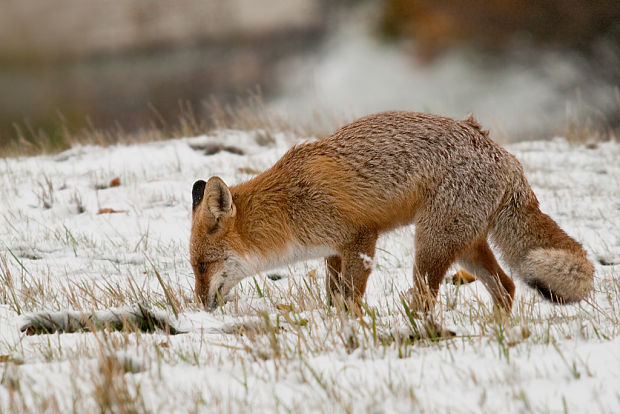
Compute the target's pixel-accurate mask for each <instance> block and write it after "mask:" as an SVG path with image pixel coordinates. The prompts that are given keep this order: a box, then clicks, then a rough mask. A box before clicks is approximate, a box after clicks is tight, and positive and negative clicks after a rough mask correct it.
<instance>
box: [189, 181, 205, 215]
mask: <svg viewBox="0 0 620 414" xmlns="http://www.w3.org/2000/svg"><path fill="white" fill-rule="evenodd" d="M205 185H207V183H206V182H204V181H203V180H198V181H196V182H195V183H194V186H193V187H192V210H196V207H198V206H199V205H200V203H201V202H202V199H203V197H204V195H205Z"/></svg>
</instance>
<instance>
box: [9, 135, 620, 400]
mask: <svg viewBox="0 0 620 414" xmlns="http://www.w3.org/2000/svg"><path fill="white" fill-rule="evenodd" d="M258 135H260V133H259V132H239V131H221V132H220V133H218V134H217V135H216V136H209V137H207V136H202V137H196V138H186V139H178V140H170V141H163V142H154V143H145V144H140V145H132V146H115V147H108V148H100V147H77V148H73V149H71V150H69V151H66V152H64V153H62V154H58V155H55V156H38V157H30V158H7V159H3V160H2V161H1V162H0V198H1V199H2V203H0V215H1V216H2V217H1V218H0V222H1V223H2V224H0V255H1V257H2V258H4V260H5V261H6V265H4V264H3V262H2V261H1V260H0V277H1V279H0V284H1V286H0V384H1V385H2V386H1V387H0V412H20V411H27V412H39V411H44V410H47V411H52V412H55V411H61V412H65V411H69V410H77V411H92V410H99V411H102V410H103V411H105V409H106V407H107V409H110V410H111V411H115V412H122V411H130V410H131V409H135V410H136V411H159V412H186V411H190V410H195V411H199V412H216V411H217V412H220V411H226V412H238V411H248V410H250V412H273V411H295V412H325V411H330V412H350V411H359V412H368V411H370V412H411V411H414V412H438V411H441V412H495V411H498V410H502V412H523V411H534V412H550V411H552V412H559V411H569V412H581V411H586V410H587V411H600V412H617V411H618V410H620V398H619V396H620V394H619V393H618V392H619V391H618V390H620V380H619V379H618V372H620V336H619V335H618V333H619V326H620V325H619V323H618V322H619V320H618V318H619V316H618V310H617V309H618V306H620V283H619V282H618V280H619V271H620V162H619V161H620V144H618V143H615V142H600V143H596V144H592V145H587V146H585V145H582V144H571V143H568V142H567V141H566V140H563V139H554V140H551V141H544V142H543V141H539V142H521V143H517V144H513V145H510V146H509V147H508V149H509V150H510V151H511V152H513V153H514V154H515V155H516V156H517V157H518V158H519V160H520V161H521V162H522V163H523V165H524V167H525V170H526V174H527V176H528V179H529V180H530V183H531V184H532V186H533V188H534V190H535V192H536V194H537V196H538V198H539V200H540V201H541V204H542V208H543V210H544V211H545V212H547V213H549V214H550V215H551V216H552V217H553V218H554V219H556V220H557V221H558V222H559V224H560V225H561V227H562V228H564V229H565V230H566V231H567V232H568V233H569V234H571V235H572V236H574V237H575V238H577V239H578V240H580V241H581V242H582V243H583V244H584V246H585V248H586V249H587V251H588V253H589V256H590V258H591V259H592V261H593V262H594V264H595V267H596V281H595V290H596V293H595V295H594V298H593V299H592V300H589V301H588V302H583V303H581V304H579V305H571V306H555V305H552V304H549V303H547V302H545V301H544V300H543V299H541V298H540V297H538V296H537V295H536V294H535V293H533V292H532V291H531V290H529V289H528V288H526V287H525V286H524V285H523V284H521V283H519V282H517V297H516V300H515V308H514V310H513V314H512V316H511V317H510V318H508V317H503V318H502V317H501V316H497V315H495V314H494V313H493V310H492V306H491V305H492V303H491V299H490V297H489V295H488V293H487V292H486V291H485V290H484V289H483V288H482V287H481V286H480V285H479V283H472V284H469V285H463V286H458V287H457V286H453V285H451V284H448V283H446V284H444V285H442V289H441V303H440V304H439V305H438V309H437V313H436V317H435V322H436V323H437V324H438V325H439V326H440V329H439V330H440V331H441V332H440V335H439V336H437V337H435V336H433V335H430V336H429V335H428V334H424V332H423V331H424V322H422V321H414V323H416V326H415V327H412V325H411V320H410V319H409V317H408V316H407V314H406V312H405V311H404V310H403V306H402V304H401V299H400V296H399V294H400V293H402V292H404V291H406V290H407V289H408V288H410V287H411V269H412V265H413V251H414V246H413V232H414V229H413V228H412V227H404V228H401V229H398V230H396V231H394V232H392V233H390V234H387V235H384V236H382V237H381V238H380V240H379V243H378V248H377V254H376V256H375V258H374V260H373V259H371V258H368V260H367V261H366V262H367V264H368V265H369V266H372V267H373V273H372V275H371V278H370V280H369V283H368V287H367V291H366V296H365V299H366V301H367V303H368V307H369V309H370V310H372V309H374V310H375V314H374V316H373V314H372V312H370V313H369V312H367V313H365V315H364V316H363V317H362V318H356V317H353V316H347V315H344V314H342V313H339V312H336V311H334V310H333V309H329V308H326V307H325V306H323V305H322V303H323V301H324V292H323V280H324V276H323V275H324V272H325V269H324V265H323V263H322V262H321V261H317V260H314V261H308V262H301V263H297V264H295V265H291V266H288V267H285V268H283V269H279V270H278V271H276V272H274V273H275V274H277V275H280V276H283V277H282V278H281V279H279V280H270V278H269V277H268V276H270V275H268V274H266V275H258V276H257V277H255V278H248V279H246V280H245V281H244V282H242V283H241V284H240V285H239V286H238V287H237V288H236V289H235V293H234V295H233V299H232V300H231V301H230V302H229V303H227V304H226V305H225V306H223V307H222V308H221V309H219V310H217V311H215V312H213V313H207V312H204V311H202V310H201V309H200V307H199V306H198V305H197V304H196V302H195V300H194V298H193V283H194V279H193V274H192V270H191V266H190V265H189V261H188V239H189V228H190V214H191V188H192V183H193V182H194V181H195V180H197V179H207V178H208V177H210V176H212V175H219V176H220V177H222V178H223V179H224V181H225V182H227V183H228V184H234V183H237V182H240V181H243V180H247V179H249V178H251V177H252V175H251V174H250V173H249V172H251V171H256V170H262V169H265V168H267V167H269V166H270V165H272V164H273V163H274V162H275V161H276V160H277V159H278V158H279V157H280V156H281V155H282V154H283V153H284V152H285V151H286V149H287V148H288V147H290V146H291V145H292V144H293V143H294V142H296V141H298V140H299V138H298V137H294V136H290V135H286V134H273V137H274V142H273V143H271V144H269V145H260V144H258V141H257V136H258ZM205 143H219V144H222V145H229V146H234V147H237V148H241V149H242V150H243V151H244V153H245V154H244V155H239V154H233V153H230V152H227V151H222V152H219V153H216V154H214V155H209V156H206V155H204V154H203V151H200V150H197V149H193V148H199V147H200V146H201V145H204V144H205ZM115 177H119V178H120V183H121V185H120V186H117V187H108V184H109V183H110V181H111V180H112V179H113V178H115ZM44 204H47V205H48V206H49V208H46V207H45V206H44ZM103 208H110V209H114V210H117V211H121V212H119V213H113V214H97V213H98V211H99V210H100V209H103ZM80 211H83V212H81V213H80ZM453 270H456V268H454V269H453ZM507 270H509V269H507ZM156 272H157V273H158V274H159V275H160V276H161V279H162V282H160V281H159V280H158V278H157V277H156ZM274 279H275V278H274ZM446 279H448V278H446ZM164 288H165V290H166V291H167V292H168V293H169V295H170V299H168V298H167V296H166V292H165V291H164ZM139 303H146V304H149V305H150V306H151V308H152V309H153V310H154V311H155V312H157V314H158V315H160V316H161V317H162V318H164V319H166V318H167V319H168V320H170V321H171V323H172V324H173V325H174V326H175V327H177V328H178V329H180V330H181V331H182V332H186V333H181V334H179V335H174V336H172V335H167V334H166V333H165V332H163V331H155V332H153V333H141V332H133V331H131V330H126V331H121V332H107V331H98V332H96V333H90V332H80V333H63V334H59V333H55V334H51V335H32V336H29V335H26V334H25V333H22V332H20V328H21V327H22V325H23V324H24V323H25V322H27V321H29V319H28V318H29V316H27V315H29V314H30V315H31V313H32V312H38V313H41V312H43V313H44V314H46V313H47V314H48V315H53V316H54V318H56V320H60V321H61V322H62V321H63V319H62V318H63V317H64V318H69V316H71V315H73V316H74V317H75V318H79V317H81V316H80V315H82V313H91V312H99V313H98V315H110V311H111V309H112V310H115V309H125V310H126V309H128V307H129V309H131V307H132V306H136V305H137V304H139ZM175 310H178V311H179V315H178V317H176V316H175V315H174V311H175ZM20 314H21V315H20ZM112 314H113V315H114V313H112ZM24 315H26V316H24ZM102 317H105V316H102ZM416 329H418V330H419V331H422V332H421V333H422V334H421V335H415V334H414V333H415V332H414V331H415V330H416ZM450 331H452V332H453V333H454V334H455V335H450Z"/></svg>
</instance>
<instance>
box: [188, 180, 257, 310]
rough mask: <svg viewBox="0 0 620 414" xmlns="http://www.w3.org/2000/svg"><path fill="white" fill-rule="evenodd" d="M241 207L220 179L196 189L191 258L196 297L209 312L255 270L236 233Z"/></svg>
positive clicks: (193, 194) (205, 183)
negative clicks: (238, 211) (236, 222)
mask: <svg viewBox="0 0 620 414" xmlns="http://www.w3.org/2000/svg"><path fill="white" fill-rule="evenodd" d="M236 215H237V208H236V207H235V204H234V202H233V197H232V194H231V192H230V189H229V188H228V186H227V185H226V184H225V183H224V181H222V179H220V178H219V177H212V178H211V179H209V181H208V182H204V181H203V180H199V181H196V182H195V183H194V186H193V188H192V230H191V235H190V243H189V256H190V262H191V264H192V268H193V270H194V276H195V278H196V295H197V296H198V298H199V299H200V301H201V302H202V304H203V306H204V307H205V308H206V309H207V310H213V309H214V308H215V307H216V306H217V305H218V302H221V301H222V300H223V298H224V297H225V296H226V295H227V294H228V293H229V292H230V290H231V289H232V288H233V287H234V286H235V285H236V284H237V283H238V282H239V281H240V280H241V279H243V278H244V277H246V276H248V275H249V274H251V273H252V272H251V270H250V268H249V266H248V264H247V263H246V261H245V259H244V255H242V254H241V252H243V244H242V242H241V238H240V237H239V235H238V234H237V232H236V231H235V219H236V218H237V217H236Z"/></svg>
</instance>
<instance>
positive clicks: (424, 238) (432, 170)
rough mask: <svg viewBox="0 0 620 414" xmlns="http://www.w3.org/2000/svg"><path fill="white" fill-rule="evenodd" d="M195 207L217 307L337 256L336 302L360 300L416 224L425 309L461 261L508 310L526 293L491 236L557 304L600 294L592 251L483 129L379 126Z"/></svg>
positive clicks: (443, 123)
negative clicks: (377, 259) (296, 265)
mask: <svg viewBox="0 0 620 414" xmlns="http://www.w3.org/2000/svg"><path fill="white" fill-rule="evenodd" d="M192 196H193V206H194V208H193V214H192V232H191V237H190V258H191V262H192V266H193V268H194V273H195V275H196V293H197V295H198V297H199V298H200V299H201V300H202V301H203V303H204V304H205V306H206V307H207V308H213V307H214V306H215V305H216V304H217V298H218V297H223V296H225V295H226V294H227V293H228V291H229V290H230V289H231V288H232V287H233V286H234V285H235V284H236V283H237V282H238V281H239V280H241V279H242V278H243V277H246V276H249V275H251V274H254V273H256V272H259V271H262V270H267V269H268V268H270V267H274V266H279V265H283V264H287V263H290V262H294V261H298V260H303V259H309V258H315V257H325V258H327V264H328V266H327V269H328V274H329V275H328V278H327V280H326V286H327V291H328V293H329V294H335V295H341V296H343V298H344V299H345V300H347V301H349V302H357V301H359V300H360V299H361V297H362V295H363V294H364V290H365V287H366V281H367V278H368V275H369V274H370V266H368V263H367V261H368V259H369V258H370V259H371V258H372V257H373V256H374V248H375V242H376V240H377V237H378V236H379V235H380V234H381V233H384V232H386V231H389V230H391V229H393V228H395V227H398V226H401V225H405V224H409V223H414V224H415V225H416V234H415V243H416V244H415V246H416V253H415V254H416V257H415V267H414V282H415V285H416V289H415V292H416V294H417V296H419V297H418V298H417V299H420V300H419V301H418V304H421V305H422V306H424V307H425V308H428V307H429V306H430V305H432V302H433V300H434V298H435V297H436V295H437V292H438V290H439V284H440V282H441V280H442V279H443V277H444V275H445V272H446V271H447V269H448V267H449V266H450V265H451V264H452V263H453V262H454V261H459V262H460V263H461V264H462V265H463V266H465V267H466V268H467V269H468V270H470V271H471V272H472V273H474V274H476V276H477V277H478V278H479V279H481V280H482V282H483V283H484V284H485V286H486V287H487V289H488V290H489V292H490V293H491V295H492V296H493V299H494V301H495V303H496V304H497V305H498V306H500V307H502V308H504V309H507V310H509V309H510V307H511V304H512V299H513V296H514V284H513V282H512V280H511V279H510V278H509V277H508V276H507V275H506V274H505V273H504V272H503V270H502V269H501V268H500V267H499V265H498V264H497V261H496V260H495V257H494V256H493V253H492V251H491V249H490V248H489V246H488V243H487V234H488V235H489V236H490V237H491V238H492V240H493V241H494V242H495V243H496V245H497V246H498V247H499V248H500V250H501V252H502V253H503V255H504V258H505V259H506V261H507V262H508V264H509V265H510V266H511V267H512V269H513V270H514V271H515V272H516V273H517V274H518V275H520V276H522V277H523V278H524V279H525V280H526V282H527V283H529V284H530V285H531V286H533V287H535V288H537V289H538V290H539V291H541V292H542V293H543V294H544V295H545V296H547V297H548V298H550V299H554V300H557V301H560V302H569V301H574V300H579V299H581V298H583V297H585V296H586V295H587V294H588V292H589V291H590V290H591V288H592V277H593V267H592V265H591V263H590V262H589V261H588V260H587V258H586V254H585V252H584V250H583V248H582V247H581V245H580V244H579V243H577V242H576V241H575V240H573V239H572V238H571V237H569V236H568V235H566V233H564V232H563V231H562V230H561V229H560V228H559V227H558V226H557V224H556V223H555V222H554V221H553V220H551V219H550V218H549V217H548V216H547V215H545V214H543V213H542V212H540V210H539V209H538V201H537V200H536V197H535V196H534V194H533V192H532V190H531V188H530V187H529V185H528V183H527V180H526V179H525V177H524V174H523V169H522V167H521V165H520V164H519V162H518V161H517V160H516V158H515V157H514V156H512V155H511V154H510V153H508V152H507V151H506V150H504V149H503V148H501V147H500V146H499V145H497V144H496V143H495V142H493V141H492V140H491V139H490V138H489V136H488V132H487V131H484V130H482V128H481V127H480V125H479V124H478V123H477V122H476V121H475V120H474V119H473V118H471V117H469V118H467V119H466V120H464V121H458V120H453V119H450V118H445V117H440V116H435V115H427V114H420V113H412V112H386V113H381V114H376V115H369V116H367V117H364V118H361V119H359V120H357V121H355V122H353V123H351V124H348V125H345V126H344V127H342V128H341V129H339V130H338V131H336V132H334V133H333V134H332V135H330V136H328V137H325V138H323V139H320V140H317V141H313V142H308V143H304V144H300V145H297V146H294V147H293V148H291V149H290V150H289V151H288V152H287V153H286V154H285V155H284V156H283V157H282V158H281V159H280V160H279V161H278V162H276V164H275V165H274V166H273V167H272V168H270V169H269V170H267V171H265V172H263V173H262V174H260V175H258V176H256V177H255V178H253V179H252V180H250V181H248V182H245V183H241V184H238V185H235V186H233V187H230V188H229V187H228V186H226V184H224V183H223V182H222V181H221V180H220V179H219V178H217V177H213V178H211V179H210V180H209V182H207V183H205V182H204V181H198V182H196V183H195V184H194V188H193V190H192ZM205 200H206V201H205ZM554 257H555V258H561V259H562V260H563V261H565V262H566V263H567V264H566V266H561V265H554V264H553V258H554ZM425 293H426V294H427V295H425Z"/></svg>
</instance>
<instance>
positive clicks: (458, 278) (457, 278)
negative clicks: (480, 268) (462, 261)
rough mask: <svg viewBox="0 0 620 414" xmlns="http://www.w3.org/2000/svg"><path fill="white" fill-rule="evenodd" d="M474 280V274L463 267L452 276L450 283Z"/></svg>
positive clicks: (466, 282)
mask: <svg viewBox="0 0 620 414" xmlns="http://www.w3.org/2000/svg"><path fill="white" fill-rule="evenodd" d="M475 281H476V276H474V275H472V274H471V273H469V272H467V271H465V270H463V269H461V270H459V271H458V272H456V273H455V274H454V275H453V276H452V284H454V285H466V284H468V283H472V282H475Z"/></svg>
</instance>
